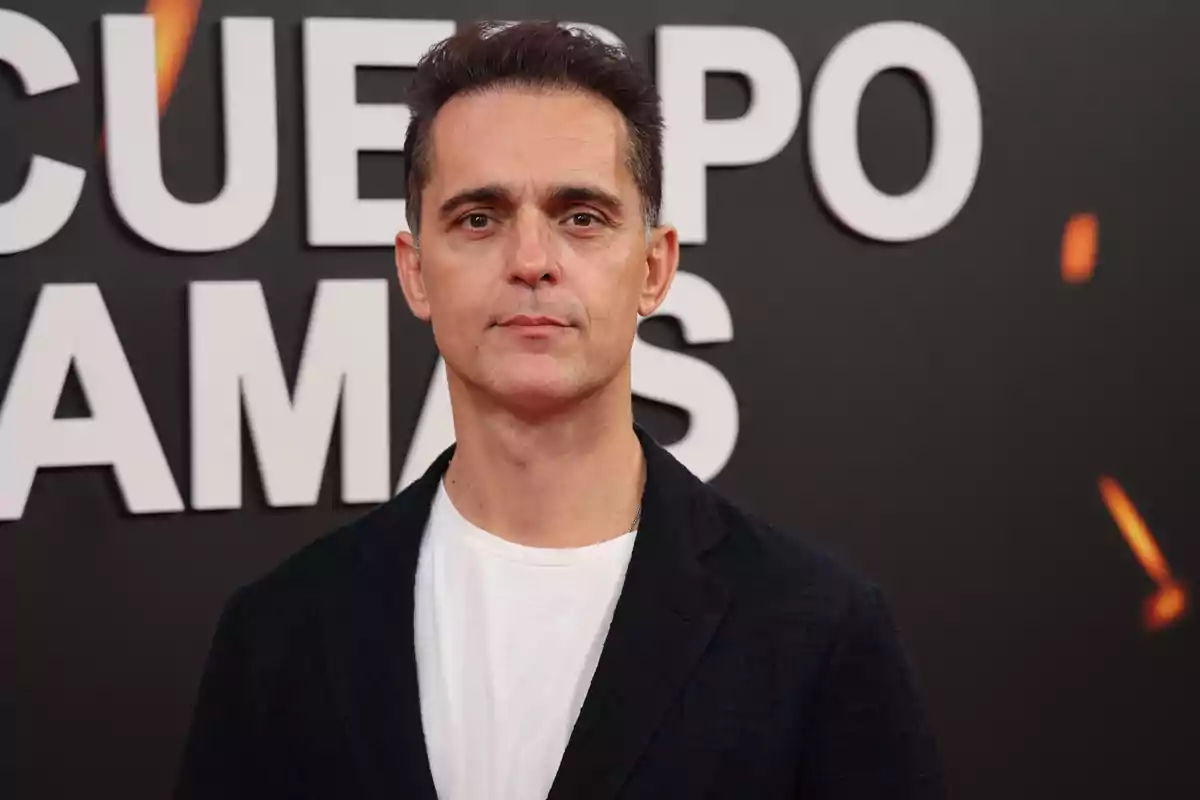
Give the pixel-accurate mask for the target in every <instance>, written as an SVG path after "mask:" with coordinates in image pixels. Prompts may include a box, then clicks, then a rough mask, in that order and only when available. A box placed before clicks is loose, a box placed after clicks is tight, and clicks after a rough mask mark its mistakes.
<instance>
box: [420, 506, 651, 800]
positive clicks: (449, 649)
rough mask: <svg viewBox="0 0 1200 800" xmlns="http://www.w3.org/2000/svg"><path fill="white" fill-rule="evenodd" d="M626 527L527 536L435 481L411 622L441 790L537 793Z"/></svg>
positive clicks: (485, 799) (554, 753)
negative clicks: (468, 515) (508, 530)
mask: <svg viewBox="0 0 1200 800" xmlns="http://www.w3.org/2000/svg"><path fill="white" fill-rule="evenodd" d="M635 536H636V531H635V532H632V533H628V534H625V535H623V536H619V537H617V538H615V539H610V540H608V541H605V542H600V543H598V544H594V545H589V546H586V547H575V548H542V547H527V546H524V545H519V544H516V543H513V542H509V541H507V540H505V539H501V538H500V537H498V536H495V535H493V534H491V533H488V532H487V531H484V530H482V529H480V528H478V527H476V526H475V525H472V524H471V523H470V522H468V521H467V520H466V519H464V518H463V517H462V516H461V515H460V514H459V513H458V511H457V510H456V509H455V508H454V505H453V504H452V503H451V502H450V497H449V496H448V495H447V494H446V489H445V486H444V485H443V486H440V487H439V489H438V493H437V496H436V498H435V499H434V502H433V507H432V508H431V510H430V516H429V523H428V526H427V528H426V531H425V537H424V539H423V540H422V542H421V551H420V558H419V561H418V564H417V578H416V596H415V603H416V605H415V619H414V623H415V631H416V641H415V645H416V655H417V677H418V682H419V686H420V698H421V718H422V723H423V725H424V729H425V743H426V748H427V750H428V751H429V761H430V766H431V768H432V771H433V780H434V785H435V786H436V788H437V793H438V797H439V798H440V800H544V798H545V797H546V795H547V794H548V793H549V791H550V786H551V784H552V783H553V782H554V776H555V774H556V773H557V772H558V765H559V762H560V761H561V760H562V755H563V751H564V750H565V749H566V745H567V740H568V738H569V737H570V735H571V729H572V728H573V727H574V725H575V719H576V717H577V716H578V715H579V709H580V707H581V706H582V705H583V699H584V697H585V695H586V694H587V690H588V687H589V686H590V685H591V680H592V675H593V674H594V672H595V669H596V663H597V661H598V659H599V657H600V651H601V648H602V647H603V645H604V639H605V637H606V635H607V633H608V627H609V623H610V622H611V620H612V613H613V608H614V607H615V606H616V602H617V598H618V597H619V596H620V593H621V586H622V585H623V583H624V577H625V569H626V567H627V565H628V563H629V557H630V555H631V553H632V552H633V542H634V538H635Z"/></svg>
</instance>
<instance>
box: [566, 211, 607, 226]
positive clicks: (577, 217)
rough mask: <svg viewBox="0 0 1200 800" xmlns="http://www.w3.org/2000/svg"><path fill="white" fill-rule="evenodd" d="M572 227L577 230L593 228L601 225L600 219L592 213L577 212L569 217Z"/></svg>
mask: <svg viewBox="0 0 1200 800" xmlns="http://www.w3.org/2000/svg"><path fill="white" fill-rule="evenodd" d="M567 219H568V220H570V223H571V225H573V226H574V227H576V228H591V227H595V226H596V225H598V224H599V223H600V221H601V220H600V217H599V216H597V215H596V214H593V213H592V212H590V211H576V212H575V213H574V214H571V216H569V217H567Z"/></svg>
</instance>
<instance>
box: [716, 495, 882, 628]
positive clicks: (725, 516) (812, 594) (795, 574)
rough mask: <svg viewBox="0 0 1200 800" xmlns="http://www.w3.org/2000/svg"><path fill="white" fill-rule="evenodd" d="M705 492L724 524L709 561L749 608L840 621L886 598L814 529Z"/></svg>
mask: <svg viewBox="0 0 1200 800" xmlns="http://www.w3.org/2000/svg"><path fill="white" fill-rule="evenodd" d="M703 494H704V495H705V498H704V503H705V504H706V506H707V508H708V513H710V514H714V515H716V516H717V518H718V520H719V522H720V524H721V525H722V526H723V528H724V529H725V536H724V538H723V539H722V540H721V542H720V544H719V545H718V546H717V547H716V548H714V550H713V552H712V553H711V554H710V555H709V563H711V564H713V568H714V569H715V570H716V571H718V572H719V573H720V574H721V575H722V577H724V578H725V579H726V581H727V582H728V583H730V584H731V586H732V588H733V589H734V591H735V593H736V594H737V595H738V596H739V598H741V604H742V606H743V607H744V608H748V609H749V610H751V611H754V612H756V613H758V614H760V615H765V616H768V617H770V618H772V619H778V620H780V621H781V622H785V623H788V624H795V623H799V622H802V623H803V624H804V625H805V626H808V627H811V626H813V625H816V626H818V627H825V626H828V627H837V626H839V625H840V624H841V623H842V621H843V620H844V619H845V618H846V617H847V616H848V615H850V614H853V613H855V612H856V610H857V609H861V608H862V607H864V606H871V605H877V604H881V603H883V602H884V601H883V594H882V592H881V590H880V588H879V587H878V586H877V585H876V584H875V583H874V582H873V581H871V580H870V579H869V578H868V577H867V576H866V575H865V574H863V573H862V572H860V571H859V569H858V568H857V567H856V566H854V565H853V564H851V563H849V562H848V561H846V560H845V559H843V558H840V557H838V556H835V555H833V554H832V553H831V552H830V551H829V550H827V549H825V548H824V547H823V546H822V545H820V544H818V543H817V542H816V541H815V539H814V538H813V537H812V535H811V534H809V533H807V532H804V531H799V530H794V529H788V528H783V527H780V526H778V525H776V524H774V523H772V522H770V521H768V520H766V519H763V518H762V517H760V516H758V515H757V514H755V513H754V512H752V511H749V510H747V509H745V508H744V507H742V506H740V505H738V504H737V503H735V502H734V501H732V500H730V499H729V498H727V497H726V496H724V495H723V494H721V493H720V492H718V491H717V490H715V489H713V488H711V487H709V488H707V489H706V490H705V491H704V492H703Z"/></svg>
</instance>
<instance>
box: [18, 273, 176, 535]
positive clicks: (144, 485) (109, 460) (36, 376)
mask: <svg viewBox="0 0 1200 800" xmlns="http://www.w3.org/2000/svg"><path fill="white" fill-rule="evenodd" d="M72 363H74V365H75V374H76V376H77V377H78V378H79V385H80V386H81V387H83V393H84V396H85V397H86V398H87V402H88V406H89V407H90V409H91V416H90V417H81V418H74V419H57V418H55V416H54V415H55V412H56V411H57V409H58V401H59V396H60V395H61V394H62V389H63V383H64V381H66V379H67V373H68V371H69V370H70V369H71V365H72ZM84 466H111V467H112V468H113V472H114V473H115V475H116V478H117V485H118V486H120V488H121V495H122V496H123V497H124V498H125V506H126V508H128V509H129V511H131V512H132V513H134V514H149V513H153V512H163V511H182V510H183V500H182V499H181V498H180V496H179V490H178V489H177V488H176V486H175V480H174V478H172V477H171V468H170V467H169V466H168V465H167V459H166V457H165V456H164V455H163V451H162V445H161V444H159V441H158V436H157V435H156V434H155V433H154V425H153V423H151V421H150V415H149V414H148V413H146V406H145V404H144V403H143V402H142V395H141V393H140V392H139V391H138V387H137V382H136V381H135V380H134V378H133V372H132V371H131V370H130V368H129V361H128V360H127V359H126V358H125V351H124V350H122V349H121V342H120V340H119V339H118V338H117V332H116V330H114V329H113V324H112V319H111V318H110V317H109V315H108V308H107V307H106V306H105V305H104V298H103V297H101V295H100V289H99V288H98V287H97V286H96V285H95V284H90V283H88V284H78V285H64V284H59V285H54V284H48V285H46V286H43V287H42V292H41V294H40V295H39V296H38V302H37V306H36V307H35V308H34V310H33V319H32V320H30V323H29V331H28V332H27V333H26V335H25V342H24V344H23V345H22V346H21V354H20V356H18V358H17V366H16V368H15V369H14V370H13V374H12V380H11V382H10V383H9V386H8V392H7V394H6V396H5V398H4V405H3V406H0V520H12V519H20V518H21V515H22V513H24V510H25V502H26V500H28V499H29V491H30V489H32V488H33V479H34V477H35V476H36V475H37V471H38V470H39V469H40V468H42V467H84Z"/></svg>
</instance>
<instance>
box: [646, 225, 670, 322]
mask: <svg viewBox="0 0 1200 800" xmlns="http://www.w3.org/2000/svg"><path fill="white" fill-rule="evenodd" d="M678 268H679V232H678V231H676V230H675V228H674V227H672V226H670V225H664V226H663V227H660V228H655V229H654V230H653V231H651V232H650V243H649V244H648V245H647V246H646V279H645V281H644V282H643V283H642V293H641V297H639V298H638V314H640V315H641V316H643V317H646V316H649V315H650V314H653V313H654V312H655V311H657V310H658V307H659V306H661V305H662V304H663V300H665V299H666V298H667V291H668V290H670V288H671V282H672V281H673V280H675V272H676V270H677V269H678Z"/></svg>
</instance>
